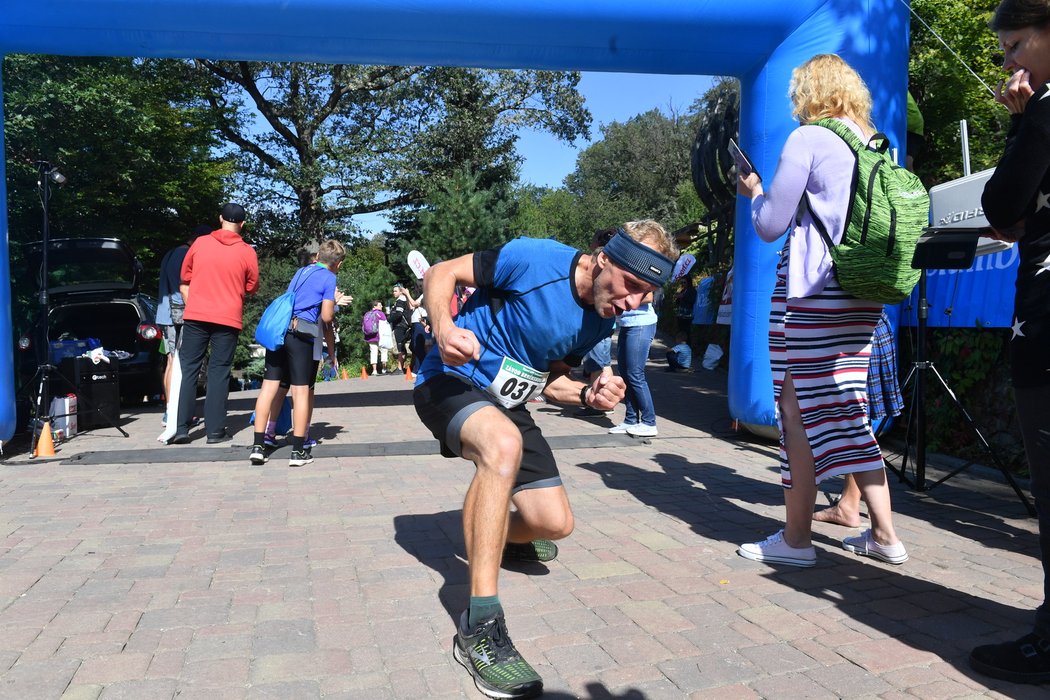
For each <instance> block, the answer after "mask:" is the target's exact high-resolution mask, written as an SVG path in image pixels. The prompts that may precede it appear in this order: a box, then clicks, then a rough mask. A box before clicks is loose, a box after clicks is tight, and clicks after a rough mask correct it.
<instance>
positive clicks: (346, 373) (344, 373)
mask: <svg viewBox="0 0 1050 700" xmlns="http://www.w3.org/2000/svg"><path fill="white" fill-rule="evenodd" d="M340 376H341V377H342V378H343V379H349V378H350V373H349V372H347V371H346V367H343V373H342V374H341V375H340Z"/></svg>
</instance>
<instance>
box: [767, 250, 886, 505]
mask: <svg viewBox="0 0 1050 700" xmlns="http://www.w3.org/2000/svg"><path fill="white" fill-rule="evenodd" d="M787 261H788V249H787V247H786V246H785V248H784V251H783V252H782V254H781V260H780V264H779V265H777V282H776V287H775V289H774V291H773V303H772V309H771V311H770V315H769V357H770V364H771V366H772V370H773V396H774V399H775V401H776V416H777V424H778V427H779V428H780V479H781V482H782V483H783V485H784V488H791V465H790V464H788V458H787V451H786V450H785V449H784V426H783V425H782V424H781V422H780V392H781V389H782V387H783V385H784V374H785V372H786V371H790V372H791V379H792V382H793V384H794V386H795V394H796V396H797V397H798V403H799V410H800V412H801V415H802V425H803V427H804V428H805V431H806V437H807V438H808V440H809V446H810V448H811V449H812V450H813V461H814V463H815V465H816V482H817V483H818V484H819V483H820V482H821V481H823V480H824V479H827V478H828V477H832V476H841V475H843V474H849V473H851V472H862V471H869V470H873V469H882V468H883V462H882V451H881V450H880V449H879V445H878V443H877V442H876V441H875V435H874V434H873V433H872V431H871V423H870V422H869V420H868V397H867V380H868V359H869V357H870V355H871V344H872V334H873V332H874V330H875V324H876V323H878V321H879V317H880V316H881V314H882V305H881V304H878V303H876V302H872V301H864V300H861V299H857V298H855V297H853V296H850V295H849V294H847V293H846V292H845V291H843V289H842V288H841V287H840V286H839V285H838V282H837V281H836V280H835V279H834V278H832V279H831V281H829V282H828V285H827V287H825V288H824V291H823V292H821V293H820V294H818V295H816V296H812V297H806V298H804V299H792V300H791V301H790V303H789V302H788V300H787V295H786V289H787Z"/></svg>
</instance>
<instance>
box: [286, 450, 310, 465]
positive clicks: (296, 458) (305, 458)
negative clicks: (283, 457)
mask: <svg viewBox="0 0 1050 700" xmlns="http://www.w3.org/2000/svg"><path fill="white" fill-rule="evenodd" d="M313 461H314V456H313V455H312V454H310V451H309V450H292V456H291V457H289V458H288V466H289V467H303V466H306V465H307V464H309V463H310V462H313Z"/></svg>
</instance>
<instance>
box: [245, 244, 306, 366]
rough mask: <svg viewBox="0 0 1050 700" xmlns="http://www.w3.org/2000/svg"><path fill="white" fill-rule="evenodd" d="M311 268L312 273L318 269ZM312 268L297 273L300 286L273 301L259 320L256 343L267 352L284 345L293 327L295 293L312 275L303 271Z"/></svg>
mask: <svg viewBox="0 0 1050 700" xmlns="http://www.w3.org/2000/svg"><path fill="white" fill-rule="evenodd" d="M310 268H312V272H314V271H316V270H317V267H315V266H313V265H311V266H310ZM310 268H306V267H304V268H302V269H300V270H299V271H298V272H297V273H296V277H298V278H299V284H297V285H295V288H294V289H292V290H290V291H287V292H285V293H284V294H282V295H281V296H279V297H277V298H276V299H274V300H273V301H271V302H270V305H269V306H267V307H266V310H265V311H263V314H262V318H260V319H259V325H257V326H256V327H255V342H256V343H258V344H259V345H262V346H263V347H264V348H266V349H267V350H277V348H279V347H281V346H282V345H284V334H285V333H287V332H288V327H289V326H291V325H292V312H293V311H294V309H295V293H296V292H298V291H299V287H301V286H303V283H304V282H306V280H308V279H309V278H310V275H304V274H303V270H306V269H310ZM312 272H311V274H312ZM292 281H293V282H294V281H295V277H293V278H292Z"/></svg>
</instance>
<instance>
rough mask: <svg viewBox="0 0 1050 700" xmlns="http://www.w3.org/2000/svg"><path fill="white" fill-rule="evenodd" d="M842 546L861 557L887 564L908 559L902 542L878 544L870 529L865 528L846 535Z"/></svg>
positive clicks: (898, 562)
mask: <svg viewBox="0 0 1050 700" xmlns="http://www.w3.org/2000/svg"><path fill="white" fill-rule="evenodd" d="M842 548H843V549H845V550H846V551H849V552H853V553H854V554H859V555H860V556H862V557H871V558H873V559H878V560H879V561H884V562H886V563H887V564H903V563H904V562H906V561H908V551H907V550H906V549H904V543H903V542H898V543H897V544H879V543H878V542H876V541H875V538H874V537H872V536H871V530H865V531H864V532H862V533H861V534H859V535H857V536H855V537H847V538H846V539H844V540H842Z"/></svg>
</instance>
